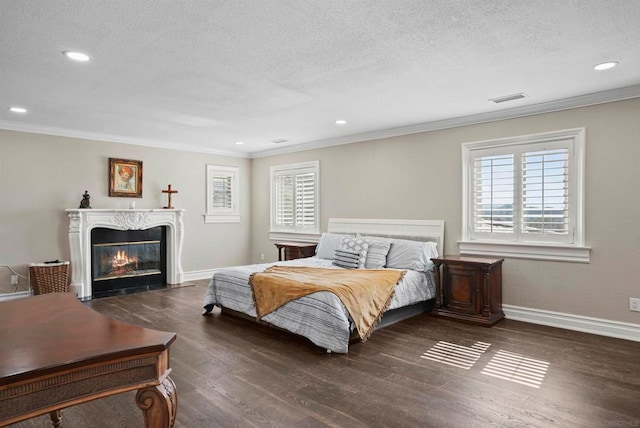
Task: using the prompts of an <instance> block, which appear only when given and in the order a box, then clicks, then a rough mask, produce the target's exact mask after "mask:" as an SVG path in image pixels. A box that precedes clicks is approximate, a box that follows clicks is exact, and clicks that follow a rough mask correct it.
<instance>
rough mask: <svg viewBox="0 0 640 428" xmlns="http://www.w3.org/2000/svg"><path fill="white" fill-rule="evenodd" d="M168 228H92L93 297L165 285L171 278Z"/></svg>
mask: <svg viewBox="0 0 640 428" xmlns="http://www.w3.org/2000/svg"><path fill="white" fill-rule="evenodd" d="M165 228H166V226H157V227H154V228H151V229H147V230H113V229H107V228H103V227H98V228H94V229H93V230H92V231H91V288H92V291H93V293H92V295H93V297H105V296H113V295H116V294H128V293H134V292H137V291H145V290H152V289H157V288H162V287H164V286H165V285H166V278H167V275H166V240H165Z"/></svg>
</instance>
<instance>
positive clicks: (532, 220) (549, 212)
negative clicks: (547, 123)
mask: <svg viewBox="0 0 640 428" xmlns="http://www.w3.org/2000/svg"><path fill="white" fill-rule="evenodd" d="M571 158H572V150H571V142H570V141H567V140H561V141H549V142H544V143H532V144H528V145H527V146H523V147H514V146H507V147H497V148H491V149H486V150H477V151H476V152H475V153H473V154H472V156H471V157H470V161H471V164H470V166H471V183H470V189H471V194H470V196H471V201H470V202H471V206H472V211H471V215H470V217H469V221H470V231H471V236H472V238H478V239H489V240H498V241H500V240H507V241H519V242H526V241H550V242H565V243H571V242H573V223H572V220H571V217H572V215H573V214H572V211H571V210H572V206H571V200H572V199H571V196H572V195H571V183H570V176H571V171H570V169H571V164H570V162H571Z"/></svg>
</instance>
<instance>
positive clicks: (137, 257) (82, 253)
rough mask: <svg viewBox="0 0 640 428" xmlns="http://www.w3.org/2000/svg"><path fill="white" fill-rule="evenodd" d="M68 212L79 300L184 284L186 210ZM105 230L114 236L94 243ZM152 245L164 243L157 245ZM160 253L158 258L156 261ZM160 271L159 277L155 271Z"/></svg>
mask: <svg viewBox="0 0 640 428" xmlns="http://www.w3.org/2000/svg"><path fill="white" fill-rule="evenodd" d="M66 211H67V212H68V213H69V249H70V254H71V291H74V292H75V293H76V294H77V295H78V297H79V298H80V299H83V300H86V299H91V298H92V297H94V296H95V297H100V296H103V295H109V294H110V293H111V294H114V293H125V292H129V291H128V289H129V288H131V287H134V288H135V287H143V289H144V288H146V289H149V288H153V287H158V286H160V287H161V286H164V285H165V284H181V283H182V282H183V280H184V272H183V270H182V262H181V257H182V241H183V236H184V221H183V216H184V210H179V209H117V210H113V209H68V210H66ZM102 229H104V230H108V232H105V233H107V234H111V233H115V235H113V236H115V237H113V236H112V237H109V238H106V239H103V238H102V237H98V239H97V240H95V239H94V238H95V235H101V234H102V233H103V232H104V230H102ZM156 229H157V230H156ZM154 230H155V231H154ZM158 230H159V231H160V232H158ZM94 231H95V233H94ZM120 232H122V234H120ZM130 232H133V233H132V234H130ZM130 235H131V236H130ZM132 236H133V237H132ZM94 241H95V242H94ZM154 241H161V242H160V244H159V247H158V244H157V243H156V242H154ZM163 242H164V243H163ZM94 244H95V245H96V246H94ZM102 244H107V245H102ZM158 252H159V257H156V256H157V254H158ZM124 253H126V255H125V254H124ZM127 258H128V260H127ZM109 259H110V260H111V262H112V267H113V268H114V269H113V270H112V271H111V272H109V269H108V268H109V263H111V262H108V261H107V260H109ZM151 259H153V261H151ZM158 259H159V260H158ZM94 260H95V261H98V265H97V266H94V264H93V263H92V261H94ZM136 264H137V268H136ZM158 270H159V271H160V274H158V273H157V272H156V271H158ZM127 283H128V284H127ZM116 290H117V291H116ZM121 290H125V291H121Z"/></svg>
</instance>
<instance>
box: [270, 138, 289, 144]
mask: <svg viewBox="0 0 640 428" xmlns="http://www.w3.org/2000/svg"><path fill="white" fill-rule="evenodd" d="M287 141H289V140H285V139H284V138H278V139H277V140H272V141H271V142H272V143H275V144H282V143H286V142H287Z"/></svg>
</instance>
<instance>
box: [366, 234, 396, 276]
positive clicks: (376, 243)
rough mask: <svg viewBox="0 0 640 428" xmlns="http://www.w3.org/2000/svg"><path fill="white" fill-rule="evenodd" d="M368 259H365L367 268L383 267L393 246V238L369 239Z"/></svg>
mask: <svg viewBox="0 0 640 428" xmlns="http://www.w3.org/2000/svg"><path fill="white" fill-rule="evenodd" d="M365 239H366V241H367V242H368V243H369V248H368V249H367V259H366V260H365V261H364V268H365V269H382V268H384V267H385V265H386V264H387V254H388V253H389V249H390V248H391V239H369V238H365Z"/></svg>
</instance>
